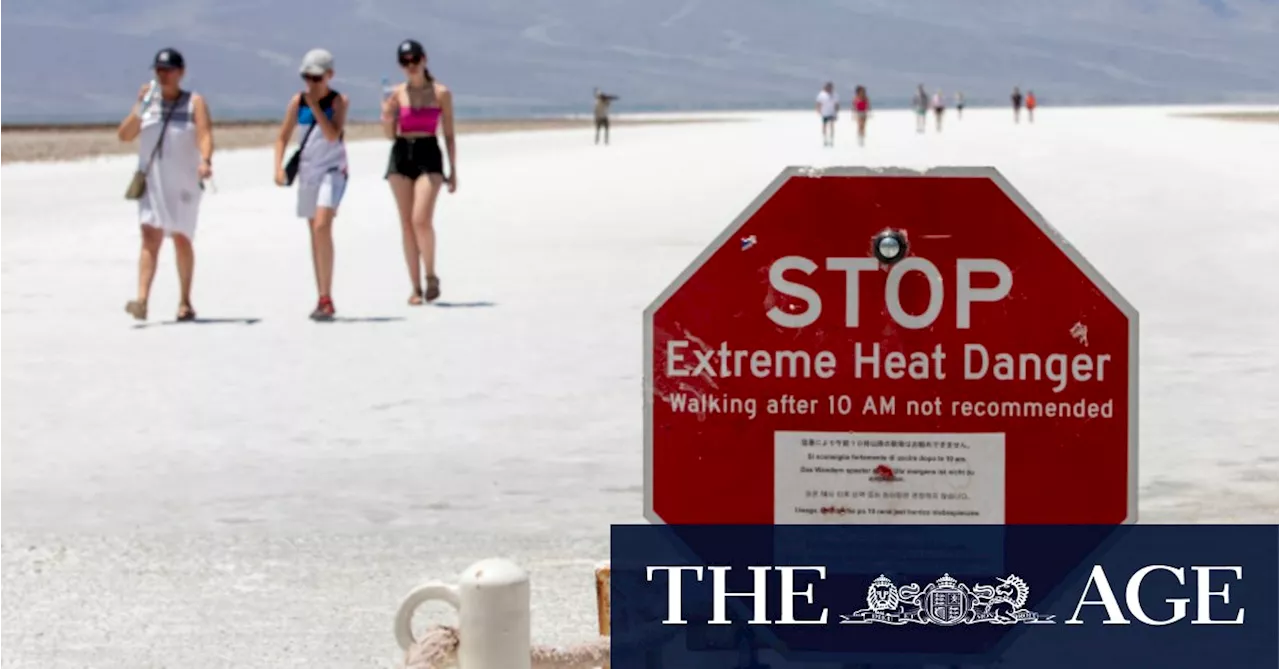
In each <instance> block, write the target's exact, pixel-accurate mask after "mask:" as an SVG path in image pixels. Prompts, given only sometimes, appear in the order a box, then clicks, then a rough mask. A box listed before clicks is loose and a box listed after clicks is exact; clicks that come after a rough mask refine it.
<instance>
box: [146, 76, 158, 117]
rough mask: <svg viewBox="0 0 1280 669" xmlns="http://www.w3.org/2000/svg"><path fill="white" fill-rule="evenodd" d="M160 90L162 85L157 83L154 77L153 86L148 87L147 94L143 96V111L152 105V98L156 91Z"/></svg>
mask: <svg viewBox="0 0 1280 669" xmlns="http://www.w3.org/2000/svg"><path fill="white" fill-rule="evenodd" d="M158 90H160V85H159V84H157V83H156V80H155V79H152V80H151V86H150V87H149V88H147V94H146V95H143V96H142V109H143V111H145V110H146V109H147V107H149V106H151V99H152V98H154V97H155V96H156V91H158Z"/></svg>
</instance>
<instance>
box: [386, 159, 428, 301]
mask: <svg viewBox="0 0 1280 669" xmlns="http://www.w3.org/2000/svg"><path fill="white" fill-rule="evenodd" d="M387 182H388V183H390V184H391V194H392V195H393V196H395V198H396V209H397V210H398V211H399V212H400V238H401V241H402V242H403V243H404V264H405V266H406V267H408V269H409V282H410V284H412V285H413V296H412V297H410V298H409V301H410V302H412V303H413V304H419V303H421V301H422V271H421V270H422V266H421V262H422V259H421V256H420V255H419V254H418V236H417V233H415V232H414V230H413V181H412V180H411V179H409V177H406V176H403V175H400V174H392V175H391V176H389V177H387Z"/></svg>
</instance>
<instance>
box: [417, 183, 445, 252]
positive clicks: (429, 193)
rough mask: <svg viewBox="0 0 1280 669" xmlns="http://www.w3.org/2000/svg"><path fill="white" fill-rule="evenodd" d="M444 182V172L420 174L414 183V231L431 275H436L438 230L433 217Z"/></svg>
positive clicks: (419, 250)
mask: <svg viewBox="0 0 1280 669" xmlns="http://www.w3.org/2000/svg"><path fill="white" fill-rule="evenodd" d="M442 184H444V175H442V174H426V175H423V176H420V177H418V180H417V181H416V182H414V184H413V213H412V219H413V231H414V233H415V234H416V235H417V238H418V252H419V253H420V254H422V265H423V268H424V269H425V270H426V273H427V276H429V277H434V276H435V275H436V231H435V226H434V223H433V219H434V217H435V211H436V197H437V196H438V195H440V186H441V185H442Z"/></svg>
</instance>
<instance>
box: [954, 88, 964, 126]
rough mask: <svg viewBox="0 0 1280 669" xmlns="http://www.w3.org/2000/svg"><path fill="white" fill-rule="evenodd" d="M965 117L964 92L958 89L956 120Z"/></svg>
mask: <svg viewBox="0 0 1280 669" xmlns="http://www.w3.org/2000/svg"><path fill="white" fill-rule="evenodd" d="M962 118H964V93H963V92H961V91H956V120H957V121H959V120H960V119H962Z"/></svg>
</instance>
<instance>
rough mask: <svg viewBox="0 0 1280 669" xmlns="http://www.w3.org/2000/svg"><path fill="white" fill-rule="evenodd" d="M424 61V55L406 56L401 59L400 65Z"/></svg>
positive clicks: (404, 65)
mask: <svg viewBox="0 0 1280 669" xmlns="http://www.w3.org/2000/svg"><path fill="white" fill-rule="evenodd" d="M421 62H422V56H406V57H404V58H401V59H400V67H409V66H411V65H417V64H419V63H421Z"/></svg>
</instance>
